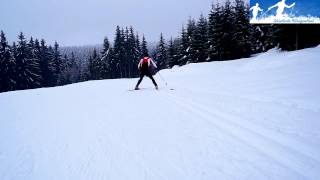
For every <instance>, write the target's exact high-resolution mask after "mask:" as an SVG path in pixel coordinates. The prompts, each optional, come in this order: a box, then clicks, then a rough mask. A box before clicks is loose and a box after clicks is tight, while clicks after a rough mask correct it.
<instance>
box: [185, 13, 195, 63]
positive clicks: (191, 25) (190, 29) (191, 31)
mask: <svg viewBox="0 0 320 180" xmlns="http://www.w3.org/2000/svg"><path fill="white" fill-rule="evenodd" d="M196 30H197V26H196V22H195V20H194V19H191V18H190V19H189V21H188V24H187V36H188V48H187V50H186V55H187V57H186V59H187V64H188V63H193V62H196V60H197V57H196V53H197V47H196V46H197V45H196V41H197V37H196Z"/></svg>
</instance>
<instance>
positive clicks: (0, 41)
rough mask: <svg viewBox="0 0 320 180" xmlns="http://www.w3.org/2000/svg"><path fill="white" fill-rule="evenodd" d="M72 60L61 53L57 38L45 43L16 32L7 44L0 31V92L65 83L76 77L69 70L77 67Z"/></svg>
mask: <svg viewBox="0 0 320 180" xmlns="http://www.w3.org/2000/svg"><path fill="white" fill-rule="evenodd" d="M76 64H77V63H76V60H75V59H74V58H72V57H71V59H69V58H68V57H67V56H64V58H62V57H61V54H60V52H59V44H58V43H57V42H56V43H55V44H54V46H53V47H52V46H47V45H46V42H45V40H44V39H42V40H40V41H39V40H38V39H35V40H34V39H33V38H32V37H31V38H30V40H29V41H27V40H26V38H25V36H24V35H23V33H20V35H19V36H18V41H17V42H14V43H13V44H12V45H9V44H8V41H7V39H6V36H5V34H4V32H3V31H1V33H0V92H6V91H12V90H23V89H33V88H39V87H54V86H57V85H64V84H68V83H70V82H72V80H73V79H74V78H77V77H73V75H74V74H76V73H72V71H78V70H79V69H78V68H77V66H76ZM74 81H77V80H74Z"/></svg>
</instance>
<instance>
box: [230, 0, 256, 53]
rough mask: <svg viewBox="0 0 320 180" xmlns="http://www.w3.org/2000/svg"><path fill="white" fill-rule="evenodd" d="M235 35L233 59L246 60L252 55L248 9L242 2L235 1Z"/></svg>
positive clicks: (239, 0) (241, 0)
mask: <svg viewBox="0 0 320 180" xmlns="http://www.w3.org/2000/svg"><path fill="white" fill-rule="evenodd" d="M235 3H236V4H235V34H234V39H235V41H236V42H237V43H236V48H235V57H234V58H246V57H249V56H250V55H251V53H252V47H251V44H252V27H251V24H250V22H249V18H250V17H249V7H248V6H246V5H245V4H244V1H243V0H235Z"/></svg>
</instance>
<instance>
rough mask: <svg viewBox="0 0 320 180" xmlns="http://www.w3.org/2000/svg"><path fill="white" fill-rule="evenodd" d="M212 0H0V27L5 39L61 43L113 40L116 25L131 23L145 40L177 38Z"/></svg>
mask: <svg viewBox="0 0 320 180" xmlns="http://www.w3.org/2000/svg"><path fill="white" fill-rule="evenodd" d="M212 2H213V0H135V1H133V0H131V1H130V0H1V4H0V5H1V6H2V7H0V8H1V11H0V29H2V30H4V32H5V33H6V35H7V38H8V40H9V41H13V40H16V39H17V38H16V37H17V35H18V33H19V32H20V31H22V32H24V33H25V34H26V36H27V37H28V38H29V36H31V35H32V36H34V37H37V38H44V39H46V40H47V41H48V43H53V42H54V41H55V40H56V41H58V42H59V43H60V45H64V46H66V45H90V44H100V43H102V42H103V38H104V37H105V36H108V37H109V40H113V38H114V33H115V28H116V25H120V26H126V25H127V26H130V25H132V26H133V27H134V28H135V30H137V31H138V32H139V33H140V35H141V34H142V33H144V34H145V35H146V38H147V40H148V41H158V39H159V35H160V33H161V32H163V33H164V35H165V38H166V39H169V37H170V36H174V37H175V36H177V35H178V33H179V32H180V30H181V26H182V24H183V23H186V22H187V20H188V17H189V16H191V17H194V18H198V17H199V16H200V14H201V13H202V12H203V13H204V15H207V14H208V12H209V10H210V8H211V4H212Z"/></svg>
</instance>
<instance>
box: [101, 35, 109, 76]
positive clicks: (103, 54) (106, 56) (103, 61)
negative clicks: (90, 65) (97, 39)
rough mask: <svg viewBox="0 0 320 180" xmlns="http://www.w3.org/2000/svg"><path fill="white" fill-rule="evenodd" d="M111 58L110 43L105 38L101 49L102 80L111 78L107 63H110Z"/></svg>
mask: <svg viewBox="0 0 320 180" xmlns="http://www.w3.org/2000/svg"><path fill="white" fill-rule="evenodd" d="M110 60H111V57H110V43H109V40H108V38H107V37H105V38H104V40H103V49H102V52H101V64H102V69H101V70H102V72H101V75H102V78H103V79H106V78H111V77H110V73H111V72H110V70H109V63H110Z"/></svg>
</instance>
